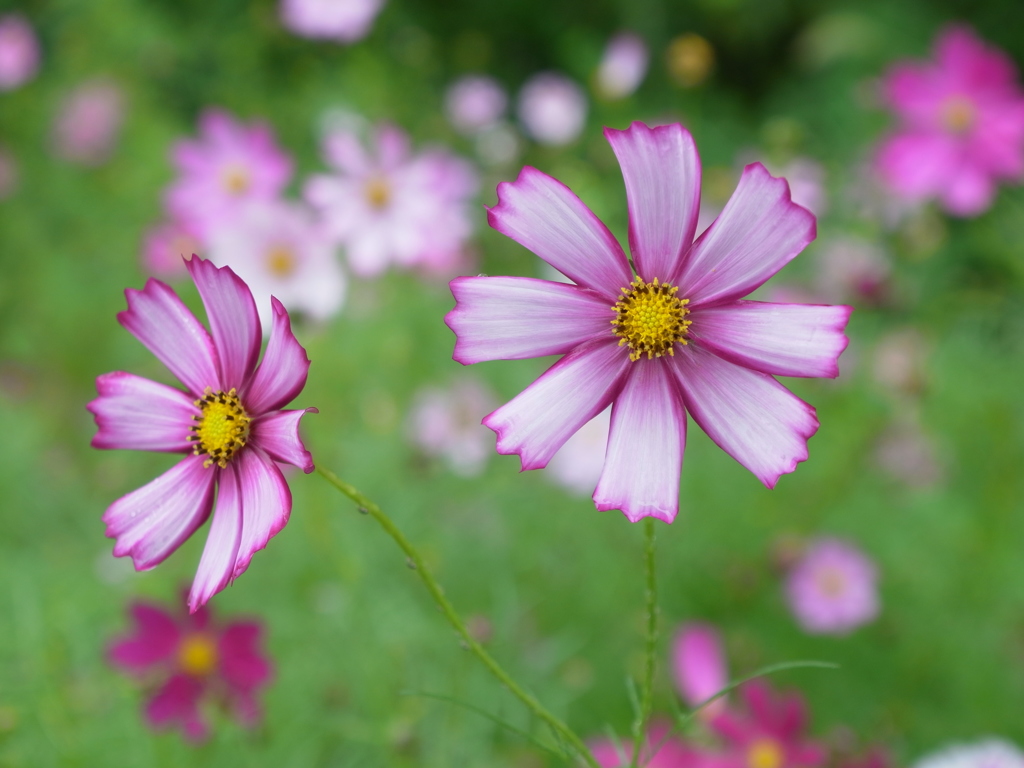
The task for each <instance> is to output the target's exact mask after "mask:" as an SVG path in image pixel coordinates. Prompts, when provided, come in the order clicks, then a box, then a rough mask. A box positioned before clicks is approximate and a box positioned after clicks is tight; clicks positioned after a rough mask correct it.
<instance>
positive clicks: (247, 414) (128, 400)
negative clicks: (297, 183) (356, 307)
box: [88, 257, 316, 611]
mask: <svg viewBox="0 0 1024 768" xmlns="http://www.w3.org/2000/svg"><path fill="white" fill-rule="evenodd" d="M187 266H188V270H189V273H190V274H191V276H192V279H193V280H194V281H195V284H196V287H197V288H198V289H199V295H200V297H201V298H202V300H203V306H204V307H205V308H206V314H207V317H208V319H209V323H210V332H208V331H207V330H206V328H204V327H203V326H202V325H201V324H200V322H199V321H198V320H197V319H196V318H195V316H194V315H193V314H192V313H191V312H190V311H189V310H188V308H187V307H186V306H185V305H184V304H183V303H182V301H181V299H180V298H178V296H177V294H176V293H175V292H174V291H173V290H171V289H170V288H169V287H168V286H167V285H165V284H164V283H162V282H160V281H159V280H152V279H151V280H150V281H149V282H147V283H146V287H145V288H143V289H142V290H141V291H139V290H135V289H133V288H129V289H128V290H127V291H125V295H126V296H127V298H128V310H127V311H126V312H122V313H120V314H119V315H118V318H117V319H118V321H119V322H120V323H121V325H123V326H124V327H125V328H127V329H128V331H129V332H130V333H131V334H132V335H133V336H135V337H136V338H137V339H138V340H139V341H141V342H142V343H143V344H145V345H146V347H147V348H148V349H149V350H150V351H151V352H152V353H153V354H154V355H156V357H157V358H158V359H159V360H160V361H161V362H162V363H164V365H166V366H167V367H168V369H169V370H170V371H171V373H173V374H174V375H175V376H176V377H177V378H178V379H179V380H180V381H181V383H182V384H184V385H185V390H186V391H184V392H183V391H181V390H180V389H175V388H173V387H169V386H166V385H164V384H158V383H157V382H155V381H151V380H149V379H144V378H141V377H139V376H135V375H133V374H130V373H125V372H123V371H115V372H113V373H107V374H104V375H102V376H100V377H98V378H97V379H96V389H97V390H98V391H99V397H98V398H96V399H95V400H93V401H92V402H91V403H89V406H88V408H89V410H90V411H91V412H92V414H93V415H94V416H95V417H96V425H97V427H98V428H99V431H98V432H97V434H96V436H95V437H94V438H93V439H92V445H93V447H94V448H130V449H135V450H143V451H161V452H166V453H181V454H187V455H186V456H185V458H183V459H181V461H179V462H178V463H177V464H175V465H174V466H173V467H171V469H169V470H168V471H167V472H165V473H164V474H162V475H160V476H159V477H158V478H156V480H153V481H152V482H151V483H149V484H148V485H144V486H143V487H142V488H139V489H138V490H135V491H133V492H132V493H129V494H128V495H127V496H123V497H122V498H120V499H118V500H117V501H115V502H114V503H113V504H111V505H110V507H109V508H108V509H107V511H106V513H105V514H104V515H103V521H104V522H105V523H106V524H107V536H109V537H111V538H114V539H116V540H117V543H116V544H115V546H114V555H115V556H117V557H123V556H126V555H127V556H130V557H131V558H132V562H133V563H134V565H135V569H136V570H139V571H144V570H148V569H150V568H153V567H155V566H156V565H158V564H159V563H161V562H163V561H164V560H165V559H166V558H167V556H168V555H170V554H171V553H172V552H173V551H174V550H176V549H177V548H178V547H179V546H180V545H181V544H182V542H184V541H185V540H186V539H187V538H188V537H189V536H191V535H192V534H193V533H195V532H196V530H197V529H198V528H199V526H200V525H202V524H203V522H205V521H206V518H207V517H209V516H210V511H211V510H212V509H213V508H214V493H215V491H216V495H217V502H216V510H215V511H214V512H213V521H212V522H211V524H210V532H209V534H208V536H207V539H206V547H205V549H204V550H203V555H202V557H201V558H200V560H199V569H198V571H197V572H196V578H195V581H194V582H193V584H192V590H191V592H190V594H189V607H190V608H191V609H192V610H193V611H195V610H197V609H198V608H199V607H200V606H201V605H203V604H204V603H206V601H207V600H209V599H210V598H211V597H212V596H213V595H215V594H216V593H217V592H219V591H220V590H222V589H223V588H224V587H225V586H227V585H228V584H229V583H230V582H231V581H233V580H234V579H235V578H237V577H238V576H240V575H241V574H242V573H243V572H244V571H245V569H246V568H248V567H249V561H250V560H252V556H253V555H254V554H255V553H256V552H257V551H258V550H260V549H263V548H264V547H265V546H266V545H267V542H268V541H270V539H271V537H273V536H274V535H275V534H276V533H277V532H278V531H280V530H281V529H282V528H284V526H285V523H287V522H288V516H289V514H290V513H291V507H292V497H291V491H290V490H289V489H288V483H287V482H285V479H284V476H283V475H282V474H281V470H280V469H279V468H278V466H277V462H282V463H285V464H292V465H294V466H296V467H299V468H300V469H302V470H303V471H305V472H307V473H308V472H312V471H313V459H312V457H311V456H310V455H309V452H308V451H306V449H305V447H304V446H303V444H302V440H301V439H300V438H299V421H300V419H301V418H302V416H303V415H304V414H306V413H309V412H314V413H315V412H316V409H315V408H306V409H303V410H289V411H286V410H281V409H282V407H283V406H285V405H287V404H288V403H290V402H291V401H292V400H293V399H294V398H295V397H296V396H297V395H298V394H299V393H300V392H301V391H302V388H303V387H304V386H305V384H306V374H307V372H308V370H309V359H308V358H307V357H306V351H305V350H304V349H303V348H302V347H301V346H300V345H299V343H298V341H296V339H295V336H294V335H293V334H292V331H291V323H290V321H289V318H288V312H287V311H286V310H285V308H284V306H283V305H282V304H281V302H279V301H277V299H272V300H271V302H272V304H273V310H274V317H273V328H272V330H271V332H270V340H269V341H268V343H267V349H266V352H265V354H264V356H263V361H262V362H261V363H260V364H259V365H258V366H257V364H256V361H257V358H259V354H260V341H261V339H262V329H261V327H260V319H259V315H258V314H257V312H256V302H255V301H253V297H252V293H251V292H250V291H249V288H248V287H247V286H246V285H245V283H243V282H242V281H241V280H240V279H239V278H238V277H237V276H236V275H235V273H234V272H232V271H231V270H230V269H228V268H227V267H222V268H220V269H218V268H217V267H215V266H214V265H213V264H212V263H211V262H209V261H204V260H202V259H199V258H195V257H194V258H192V259H190V260H189V261H188V262H187Z"/></svg>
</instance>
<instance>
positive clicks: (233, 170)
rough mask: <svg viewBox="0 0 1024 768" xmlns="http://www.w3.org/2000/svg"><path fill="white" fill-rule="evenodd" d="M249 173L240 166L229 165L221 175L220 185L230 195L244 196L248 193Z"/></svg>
mask: <svg viewBox="0 0 1024 768" xmlns="http://www.w3.org/2000/svg"><path fill="white" fill-rule="evenodd" d="M251 181H252V180H251V179H250V178H249V172H248V171H247V170H246V169H245V168H243V167H242V166H240V165H229V166H228V167H227V168H225V169H224V173H223V174H221V183H223V184H224V189H226V190H227V191H228V192H230V193H231V194H232V195H244V194H245V193H246V192H248V191H249V184H250V182H251Z"/></svg>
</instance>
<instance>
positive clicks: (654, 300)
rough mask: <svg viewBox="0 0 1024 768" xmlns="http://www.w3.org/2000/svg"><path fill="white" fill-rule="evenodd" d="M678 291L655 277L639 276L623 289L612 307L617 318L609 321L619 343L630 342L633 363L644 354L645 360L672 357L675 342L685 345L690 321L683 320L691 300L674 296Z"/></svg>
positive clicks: (630, 357)
mask: <svg viewBox="0 0 1024 768" xmlns="http://www.w3.org/2000/svg"><path fill="white" fill-rule="evenodd" d="M678 291H679V289H678V288H676V287H675V286H674V285H669V284H668V283H659V282H658V278H654V281H653V282H650V283H645V282H644V281H643V280H641V279H640V278H639V277H638V278H636V279H635V280H634V281H633V282H632V283H630V286H629V288H623V289H622V298H620V299H619V300H618V301H617V302H615V305H614V306H613V307H612V311H613V312H615V313H616V317H615V319H614V320H612V321H611V322H612V325H613V326H615V335H616V336H619V337H621V339H620V341H619V346H620V347H621V346H622V345H623V344H628V345H629V359H630V360H633V361H634V362H635V361H637V360H639V359H640V357H641V355H643V354H645V353H646V355H647V359H648V360H650V359H651V358H652V357H661V356H662V355H669V356H672V355H674V354H675V349H674V348H675V345H676V342H678V343H680V344H686V332H687V329H688V328H689V327H690V323H691V322H692V321H690V320H686V319H685V318H686V316H687V315H688V314H689V313H690V310H688V309H687V308H686V305H687V304H689V303H690V300H689V299H680V298H677V297H676V293H677V292H678Z"/></svg>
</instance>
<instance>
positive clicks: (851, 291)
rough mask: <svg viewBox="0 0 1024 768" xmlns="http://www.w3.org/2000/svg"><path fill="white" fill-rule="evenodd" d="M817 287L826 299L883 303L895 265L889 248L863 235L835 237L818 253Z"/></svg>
mask: <svg viewBox="0 0 1024 768" xmlns="http://www.w3.org/2000/svg"><path fill="white" fill-rule="evenodd" d="M817 256H818V263H817V276H816V278H815V281H814V282H815V288H816V289H817V292H818V294H819V295H820V296H821V297H822V299H823V300H825V301H851V302H854V301H855V302H857V303H871V304H878V303H881V302H882V301H883V300H884V298H885V295H886V292H887V290H888V288H889V273H890V272H891V270H892V267H891V265H890V262H889V258H888V257H887V256H886V254H885V251H883V250H882V248H881V247H880V246H879V245H877V244H876V243H873V242H870V241H868V240H864V239H861V238H859V237H835V238H833V239H831V240H829V241H828V242H826V243H824V244H823V246H822V248H821V249H820V251H819V252H818V254H817Z"/></svg>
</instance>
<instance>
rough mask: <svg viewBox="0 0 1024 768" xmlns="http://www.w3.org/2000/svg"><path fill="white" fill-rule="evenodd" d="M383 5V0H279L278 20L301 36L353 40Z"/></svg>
mask: <svg viewBox="0 0 1024 768" xmlns="http://www.w3.org/2000/svg"><path fill="white" fill-rule="evenodd" d="M383 7H384V0H281V6H280V10H281V23H282V24H284V26H285V27H287V28H288V29H289V30H291V31H292V32H294V33H295V34H296V35H299V36H301V37H311V38H318V39H325V40H334V41H336V42H339V43H354V42H355V41H357V40H361V39H363V38H364V37H366V35H367V33H369V31H370V27H372V26H373V22H374V20H375V19H376V18H377V14H378V13H380V11H381V8H383Z"/></svg>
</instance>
